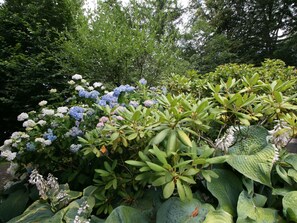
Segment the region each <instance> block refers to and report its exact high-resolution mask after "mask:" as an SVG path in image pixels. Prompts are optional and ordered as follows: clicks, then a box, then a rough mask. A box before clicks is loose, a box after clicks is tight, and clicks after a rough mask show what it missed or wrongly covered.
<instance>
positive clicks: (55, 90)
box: [49, 88, 57, 94]
mask: <svg viewBox="0 0 297 223" xmlns="http://www.w3.org/2000/svg"><path fill="white" fill-rule="evenodd" d="M49 92H50V93H51V94H53V93H56V92H57V89H55V88H52V89H50V91H49Z"/></svg>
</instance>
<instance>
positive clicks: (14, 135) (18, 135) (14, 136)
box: [10, 132, 22, 139]
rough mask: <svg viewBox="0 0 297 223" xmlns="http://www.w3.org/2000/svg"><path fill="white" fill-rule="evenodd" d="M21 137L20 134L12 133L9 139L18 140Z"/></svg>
mask: <svg viewBox="0 0 297 223" xmlns="http://www.w3.org/2000/svg"><path fill="white" fill-rule="evenodd" d="M21 135H22V132H13V133H12V134H11V137H10V138H11V139H18V138H20V137H21Z"/></svg>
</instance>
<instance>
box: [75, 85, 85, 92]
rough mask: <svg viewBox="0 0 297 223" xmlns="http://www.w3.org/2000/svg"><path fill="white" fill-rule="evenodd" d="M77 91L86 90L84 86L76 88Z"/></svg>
mask: <svg viewBox="0 0 297 223" xmlns="http://www.w3.org/2000/svg"><path fill="white" fill-rule="evenodd" d="M75 90H77V91H80V90H84V88H83V87H82V86H80V85H78V86H76V87H75Z"/></svg>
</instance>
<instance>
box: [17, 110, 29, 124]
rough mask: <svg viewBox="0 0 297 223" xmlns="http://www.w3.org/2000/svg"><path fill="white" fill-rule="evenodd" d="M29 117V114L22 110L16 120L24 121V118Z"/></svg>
mask: <svg viewBox="0 0 297 223" xmlns="http://www.w3.org/2000/svg"><path fill="white" fill-rule="evenodd" d="M28 118H29V115H28V114H27V113H25V112H22V113H21V114H19V116H18V117H17V120H18V121H20V122H22V121H25V120H26V119H28Z"/></svg>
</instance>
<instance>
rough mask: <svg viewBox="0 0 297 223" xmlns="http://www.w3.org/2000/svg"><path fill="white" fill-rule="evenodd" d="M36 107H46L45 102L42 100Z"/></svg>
mask: <svg viewBox="0 0 297 223" xmlns="http://www.w3.org/2000/svg"><path fill="white" fill-rule="evenodd" d="M38 105H39V106H41V107H42V106H45V105H47V101H45V100H43V101H41V102H39V103H38Z"/></svg>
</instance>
